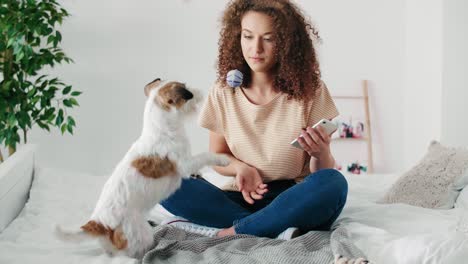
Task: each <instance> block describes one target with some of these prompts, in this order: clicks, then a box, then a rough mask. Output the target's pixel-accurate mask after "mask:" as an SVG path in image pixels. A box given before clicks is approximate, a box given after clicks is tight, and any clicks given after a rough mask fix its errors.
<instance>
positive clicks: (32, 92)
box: [27, 87, 37, 97]
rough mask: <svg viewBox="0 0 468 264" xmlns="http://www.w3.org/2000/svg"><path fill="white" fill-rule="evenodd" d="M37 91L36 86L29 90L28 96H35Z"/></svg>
mask: <svg viewBox="0 0 468 264" xmlns="http://www.w3.org/2000/svg"><path fill="white" fill-rule="evenodd" d="M36 91H37V90H36V87H33V88H32V89H31V90H30V91H29V92H28V94H27V96H28V97H31V96H33V95H34V94H35V93H36Z"/></svg>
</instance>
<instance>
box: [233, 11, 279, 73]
mask: <svg viewBox="0 0 468 264" xmlns="http://www.w3.org/2000/svg"><path fill="white" fill-rule="evenodd" d="M241 27H242V33H241V47H242V54H243V55H244V59H245V60H246V61H247V64H248V65H249V67H250V69H251V70H252V71H253V72H264V73H267V72H269V71H270V70H271V69H272V68H273V66H275V64H276V58H275V39H274V32H273V20H272V18H271V17H270V16H268V15H266V14H263V13H259V12H254V11H249V12H247V13H245V15H244V16H243V17H242V21H241Z"/></svg>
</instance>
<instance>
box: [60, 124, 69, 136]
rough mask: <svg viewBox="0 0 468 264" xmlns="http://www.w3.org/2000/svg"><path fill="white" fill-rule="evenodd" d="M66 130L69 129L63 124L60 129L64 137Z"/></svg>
mask: <svg viewBox="0 0 468 264" xmlns="http://www.w3.org/2000/svg"><path fill="white" fill-rule="evenodd" d="M66 129H67V125H66V124H63V125H62V127H61V128H60V130H61V131H62V135H63V133H65V130H66Z"/></svg>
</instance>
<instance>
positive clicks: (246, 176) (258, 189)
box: [236, 164, 268, 204]
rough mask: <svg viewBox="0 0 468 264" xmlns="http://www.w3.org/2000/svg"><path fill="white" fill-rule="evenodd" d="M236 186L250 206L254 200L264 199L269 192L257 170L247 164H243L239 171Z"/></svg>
mask: <svg viewBox="0 0 468 264" xmlns="http://www.w3.org/2000/svg"><path fill="white" fill-rule="evenodd" d="M236 184H237V187H238V188H239V190H240V191H241V193H242V196H243V197H244V200H245V201H246V202H247V203H249V204H253V203H254V200H260V199H262V198H263V195H264V194H265V193H266V192H267V191H268V189H267V185H266V184H264V183H263V180H262V177H261V176H260V173H258V171H257V169H256V168H255V167H251V166H249V165H247V164H243V165H242V166H240V167H239V168H238V169H237V174H236Z"/></svg>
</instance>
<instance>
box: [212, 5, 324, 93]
mask: <svg viewBox="0 0 468 264" xmlns="http://www.w3.org/2000/svg"><path fill="white" fill-rule="evenodd" d="M248 11H256V12H261V13H264V14H266V15H268V16H270V17H271V18H272V19H273V27H274V34H275V40H276V47H275V51H274V52H275V56H276V58H277V62H276V65H275V68H274V70H275V79H274V81H273V85H274V87H275V88H276V89H278V90H279V91H280V92H283V93H286V94H288V98H289V99H291V98H292V99H295V100H299V101H301V100H305V101H308V100H309V99H312V98H313V96H314V95H315V92H316V91H317V89H318V88H319V87H320V86H321V80H320V68H319V62H318V59H317V54H316V51H315V48H314V44H313V41H312V37H314V38H315V39H316V40H320V36H319V35H318V31H317V30H316V28H315V27H314V26H313V25H312V23H311V22H310V21H308V19H306V18H305V16H304V14H303V13H302V12H301V10H300V9H299V8H298V7H297V6H296V5H295V4H293V3H291V2H290V1H288V0H233V1H231V2H229V3H228V5H227V8H226V10H225V12H224V14H223V17H222V21H221V22H222V25H221V31H220V39H219V42H218V51H219V54H218V62H217V68H218V69H217V70H218V81H220V82H223V81H224V78H225V77H226V74H227V73H228V72H229V71H230V70H233V69H238V70H240V71H241V72H242V73H243V74H244V79H243V86H244V87H249V85H250V83H251V76H250V75H251V74H250V68H249V66H248V64H247V62H246V61H245V59H244V57H243V55H242V49H241V44H240V39H241V30H242V29H241V20H242V17H243V16H244V14H245V13H247V12H248Z"/></svg>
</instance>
